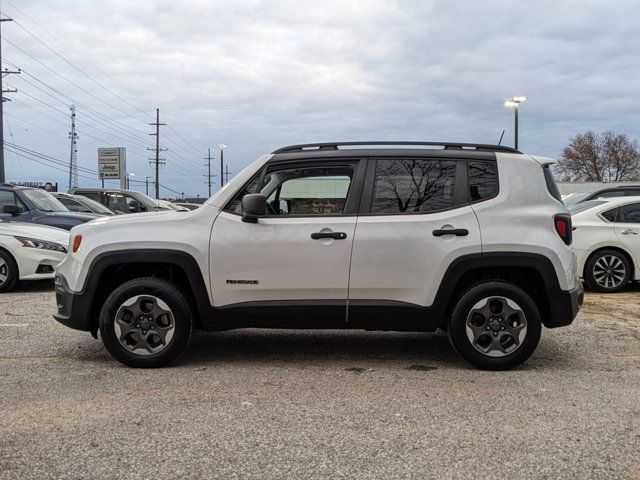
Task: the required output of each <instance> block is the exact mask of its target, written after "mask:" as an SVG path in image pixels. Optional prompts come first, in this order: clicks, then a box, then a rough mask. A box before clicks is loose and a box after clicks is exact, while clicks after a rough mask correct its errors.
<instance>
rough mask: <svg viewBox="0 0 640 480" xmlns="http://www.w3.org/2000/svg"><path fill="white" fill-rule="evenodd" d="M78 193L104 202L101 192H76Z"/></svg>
mask: <svg viewBox="0 0 640 480" xmlns="http://www.w3.org/2000/svg"><path fill="white" fill-rule="evenodd" d="M75 194H76V195H83V196H85V197H87V198H90V199H91V200H95V201H96V202H98V203H102V193H100V192H76V193H75Z"/></svg>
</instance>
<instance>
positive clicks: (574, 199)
mask: <svg viewBox="0 0 640 480" xmlns="http://www.w3.org/2000/svg"><path fill="white" fill-rule="evenodd" d="M592 194H593V192H592V191H588V192H576V193H572V194H571V195H569V196H568V197H567V198H565V199H564V200H563V202H564V204H565V205H566V206H567V207H570V206H571V205H575V204H576V203H580V202H582V201H583V200H585V199H586V198H587V197H588V196H589V195H592Z"/></svg>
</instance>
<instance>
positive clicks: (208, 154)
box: [205, 148, 216, 197]
mask: <svg viewBox="0 0 640 480" xmlns="http://www.w3.org/2000/svg"><path fill="white" fill-rule="evenodd" d="M205 160H207V164H206V165H205V166H206V167H207V169H208V172H209V173H207V174H206V175H205V177H207V181H206V182H205V183H206V184H207V185H208V186H209V197H211V179H212V178H214V177H215V176H216V175H215V174H213V175H212V174H211V160H212V158H211V149H210V148H209V149H207V156H206V157H205Z"/></svg>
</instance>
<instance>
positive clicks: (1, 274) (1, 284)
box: [0, 250, 18, 293]
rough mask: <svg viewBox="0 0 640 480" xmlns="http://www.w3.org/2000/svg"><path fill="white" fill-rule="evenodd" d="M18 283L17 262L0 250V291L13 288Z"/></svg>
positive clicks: (7, 253) (7, 290)
mask: <svg viewBox="0 0 640 480" xmlns="http://www.w3.org/2000/svg"><path fill="white" fill-rule="evenodd" d="M17 283H18V264H17V263H16V261H15V260H14V259H13V257H12V256H11V254H10V253H9V252H7V251H5V250H0V293H2V292H9V291H11V290H13V289H14V288H15V286H16V284H17Z"/></svg>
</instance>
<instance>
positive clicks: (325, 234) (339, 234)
mask: <svg viewBox="0 0 640 480" xmlns="http://www.w3.org/2000/svg"><path fill="white" fill-rule="evenodd" d="M311 238H312V239H313V240H321V239H323V238H333V239H334V240H344V239H345V238H347V234H346V233H344V232H315V233H312V234H311Z"/></svg>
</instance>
